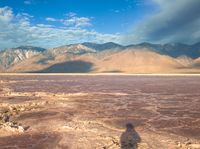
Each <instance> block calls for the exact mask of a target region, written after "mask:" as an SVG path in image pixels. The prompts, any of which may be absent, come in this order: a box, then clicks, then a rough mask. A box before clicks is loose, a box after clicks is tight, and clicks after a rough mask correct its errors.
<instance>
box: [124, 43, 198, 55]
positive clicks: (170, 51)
mask: <svg viewBox="0 0 200 149" xmlns="http://www.w3.org/2000/svg"><path fill="white" fill-rule="evenodd" d="M128 47H137V48H138V47H141V48H148V49H152V50H155V51H156V52H158V53H160V54H164V55H169V56H172V57H179V56H183V55H185V56H188V57H191V58H198V57H200V43H196V44H194V45H186V44H181V43H168V44H163V45H162V44H151V43H141V44H138V45H132V46H128Z"/></svg>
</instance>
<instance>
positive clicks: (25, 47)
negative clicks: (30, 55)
mask: <svg viewBox="0 0 200 149" xmlns="http://www.w3.org/2000/svg"><path fill="white" fill-rule="evenodd" d="M12 49H14V50H18V49H20V50H33V51H37V52H44V51H45V50H46V49H44V48H40V47H34V46H19V47H16V48H12Z"/></svg>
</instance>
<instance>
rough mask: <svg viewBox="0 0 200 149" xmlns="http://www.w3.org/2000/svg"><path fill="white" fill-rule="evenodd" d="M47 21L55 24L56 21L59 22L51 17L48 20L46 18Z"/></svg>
mask: <svg viewBox="0 0 200 149" xmlns="http://www.w3.org/2000/svg"><path fill="white" fill-rule="evenodd" d="M46 21H52V22H55V21H58V20H57V19H55V18H50V17H48V18H46Z"/></svg>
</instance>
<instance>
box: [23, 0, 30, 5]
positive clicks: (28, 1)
mask: <svg viewBox="0 0 200 149" xmlns="http://www.w3.org/2000/svg"><path fill="white" fill-rule="evenodd" d="M31 3H32V2H31V0H25V1H24V4H26V5H30V4H31Z"/></svg>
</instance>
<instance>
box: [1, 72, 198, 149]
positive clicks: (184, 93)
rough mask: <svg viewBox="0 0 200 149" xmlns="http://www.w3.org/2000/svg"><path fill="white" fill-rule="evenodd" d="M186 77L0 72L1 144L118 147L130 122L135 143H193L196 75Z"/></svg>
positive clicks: (149, 148) (157, 148)
mask: <svg viewBox="0 0 200 149" xmlns="http://www.w3.org/2000/svg"><path fill="white" fill-rule="evenodd" d="M186 76H187V77H186ZM186 76H159V75H154V76H140V75H134V76H132V75H98V76H96V75H75V76H74V75H44V74H43V75H35V74H32V75H24V74H21V75H14V74H10V75H7V74H4V75H2V74H1V75H0V148H2V149H4V148H5V149H8V148H9V149H15V148H16V149H17V148H20V149H29V148H30V149H31V148H33V149H37V148H38V149H43V148H44V149H47V148H48V149H122V148H123V146H122V144H121V141H120V138H122V134H124V132H125V129H126V128H125V126H126V124H127V123H131V124H133V125H134V126H135V132H134V133H136V132H137V134H138V135H139V137H140V138H141V141H140V142H139V143H138V148H139V149H178V148H183V149H189V148H191V149H193V148H194V149H199V148H200V141H199V140H200V77H199V76H189V75H186ZM125 133H126V132H125ZM126 139H127V140H126ZM128 139H129V138H125V141H128ZM129 148H131V147H129ZM123 149H124V148H123Z"/></svg>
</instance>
